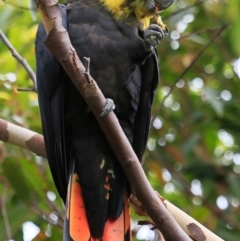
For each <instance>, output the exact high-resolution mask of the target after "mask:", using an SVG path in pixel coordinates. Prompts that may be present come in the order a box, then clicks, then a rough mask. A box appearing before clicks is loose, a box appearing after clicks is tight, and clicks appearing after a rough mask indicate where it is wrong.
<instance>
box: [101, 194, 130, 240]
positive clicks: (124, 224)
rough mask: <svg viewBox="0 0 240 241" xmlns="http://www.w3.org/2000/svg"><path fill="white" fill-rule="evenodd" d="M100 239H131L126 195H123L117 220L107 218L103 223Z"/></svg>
mask: <svg viewBox="0 0 240 241" xmlns="http://www.w3.org/2000/svg"><path fill="white" fill-rule="evenodd" d="M102 241H131V227H130V215H129V203H128V197H127V195H126V196H125V201H124V209H123V211H122V213H121V215H120V216H119V218H118V219H117V220H114V219H112V218H109V219H108V220H107V222H106V224H105V228H104V233H103V237H102Z"/></svg>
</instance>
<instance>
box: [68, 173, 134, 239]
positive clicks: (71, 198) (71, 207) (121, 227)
mask: <svg viewBox="0 0 240 241" xmlns="http://www.w3.org/2000/svg"><path fill="white" fill-rule="evenodd" d="M64 241H131V227H130V215H129V202H128V196H127V194H126V195H125V198H124V208H123V211H122V213H121V215H120V216H119V217H118V219H113V218H111V217H110V218H108V220H107V221H106V224H105V227H104V231H103V236H102V238H101V239H96V238H94V237H92V236H91V233H90V228H89V225H88V221H87V215H86V210H85V205H84V201H83V197H82V191H81V187H80V184H79V179H78V175H77V174H76V173H74V174H73V175H72V177H71V179H70V181H69V187H68V199H67V204H66V217H65V224H64Z"/></svg>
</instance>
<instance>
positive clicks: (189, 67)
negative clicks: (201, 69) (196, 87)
mask: <svg viewBox="0 0 240 241" xmlns="http://www.w3.org/2000/svg"><path fill="white" fill-rule="evenodd" d="M228 26H229V24H225V25H224V26H222V27H221V28H220V29H219V31H218V32H217V33H216V34H214V35H213V37H212V38H211V39H210V41H209V42H208V43H207V44H206V45H205V46H204V47H203V48H202V49H201V51H200V52H199V53H198V54H197V56H196V57H195V59H194V60H193V61H192V62H191V64H190V65H189V66H188V67H187V68H186V69H184V71H183V72H182V73H181V74H180V76H179V77H178V78H177V79H176V80H175V81H174V83H173V84H172V85H171V87H170V90H169V92H168V94H167V95H165V96H164V98H163V100H162V103H161V105H160V107H159V109H158V110H157V112H156V115H155V116H157V115H158V113H160V111H161V110H162V108H163V105H164V102H165V100H166V99H167V98H168V97H169V95H170V94H171V93H172V92H173V89H174V88H175V86H176V84H177V82H178V81H179V80H180V79H182V78H183V77H184V76H185V74H186V73H187V72H188V71H189V70H190V69H191V68H192V67H193V65H194V64H195V63H196V62H197V60H198V59H199V58H200V57H201V56H202V55H203V53H204V52H205V51H206V49H207V48H208V47H209V46H210V45H211V44H212V43H213V41H214V40H215V39H216V38H217V37H218V36H219V35H220V34H221V33H222V32H223V31H224V30H225V29H226V28H227V27H228ZM153 119H154V118H153Z"/></svg>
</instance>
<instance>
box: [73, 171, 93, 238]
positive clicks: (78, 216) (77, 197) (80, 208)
mask: <svg viewBox="0 0 240 241" xmlns="http://www.w3.org/2000/svg"><path fill="white" fill-rule="evenodd" d="M69 192H70V193H69V203H68V207H69V208H68V211H69V226H70V228H69V231H70V236H71V238H72V239H73V240H74V241H88V240H89V239H90V230H89V226H88V222H87V216H86V211H85V206H84V202H83V197H82V191H81V187H80V185H79V180H78V175H77V174H73V176H72V179H71V183H70V190H69Z"/></svg>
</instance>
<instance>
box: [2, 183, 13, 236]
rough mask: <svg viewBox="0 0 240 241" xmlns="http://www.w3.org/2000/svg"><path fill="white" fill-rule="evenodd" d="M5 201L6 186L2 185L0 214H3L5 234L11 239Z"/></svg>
mask: <svg viewBox="0 0 240 241" xmlns="http://www.w3.org/2000/svg"><path fill="white" fill-rule="evenodd" d="M6 201H7V186H6V185H4V186H3V190H2V196H1V205H0V206H1V209H2V216H3V222H4V226H5V230H6V235H7V240H11V239H12V232H11V227H10V223H9V219H8V214H7V208H6Z"/></svg>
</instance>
